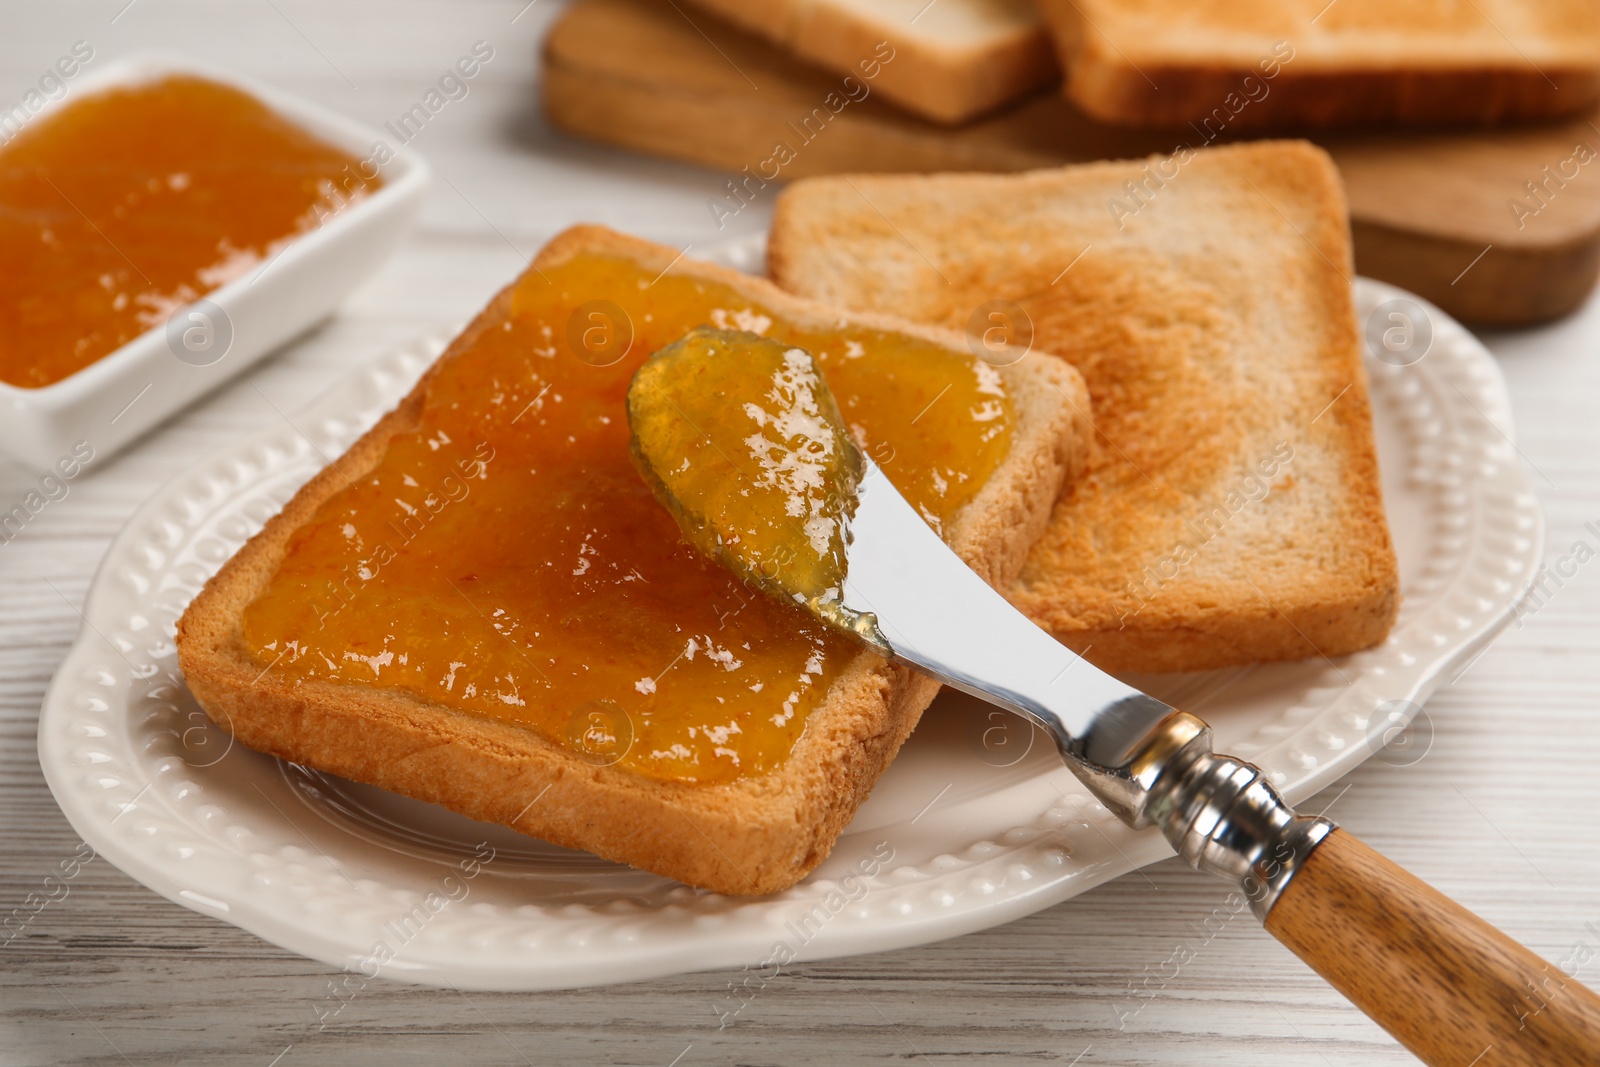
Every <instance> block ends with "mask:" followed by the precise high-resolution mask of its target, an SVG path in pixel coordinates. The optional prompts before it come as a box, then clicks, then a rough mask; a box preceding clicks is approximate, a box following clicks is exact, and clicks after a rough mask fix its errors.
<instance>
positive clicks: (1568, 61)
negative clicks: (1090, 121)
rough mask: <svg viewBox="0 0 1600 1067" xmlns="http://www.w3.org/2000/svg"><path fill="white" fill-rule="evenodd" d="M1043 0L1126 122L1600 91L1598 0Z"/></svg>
mask: <svg viewBox="0 0 1600 1067" xmlns="http://www.w3.org/2000/svg"><path fill="white" fill-rule="evenodd" d="M1039 6H1040V9H1041V11H1042V12H1043V14H1044V15H1045V18H1046V21H1047V23H1048V24H1049V26H1050V29H1051V32H1052V34H1053V35H1054V37H1055V40H1056V46H1057V52H1058V54H1059V55H1060V58H1061V64H1062V67H1063V69H1065V70H1066V71H1068V76H1067V80H1066V83H1065V85H1064V89H1065V91H1066V94H1067V96H1068V97H1069V98H1070V99H1071V100H1072V101H1073V102H1074V103H1076V104H1077V105H1078V106H1079V107H1080V108H1082V109H1083V110H1084V111H1085V112H1086V113H1087V114H1089V115H1091V116H1092V117H1094V118H1096V119H1099V120H1100V121H1102V122H1108V123H1114V124H1120V125H1132V126H1152V127H1166V128H1185V129H1186V128H1188V127H1189V124H1191V123H1196V124H1201V123H1208V120H1209V123H1208V130H1209V132H1208V133H1207V136H1208V137H1209V136H1215V135H1216V133H1220V132H1221V129H1222V127H1224V126H1225V127H1227V128H1229V129H1230V130H1232V131H1241V130H1245V131H1257V132H1260V131H1266V130H1287V129H1293V128H1329V127H1340V126H1354V125H1371V124H1376V123H1385V124H1401V125H1428V124H1439V125H1488V124H1496V123H1508V122H1521V121H1528V120H1535V119H1541V118H1551V117H1556V116H1561V115H1571V114H1576V113H1579V112H1581V111H1583V110H1585V109H1587V108H1589V107H1591V106H1592V105H1593V104H1594V103H1595V101H1596V100H1597V99H1600V10H1597V9H1596V8H1595V7H1594V6H1593V5H1592V4H1589V3H1587V2H1586V0H1539V2H1536V3H1531V4H1525V3H1520V2H1513V0H1481V2H1480V3H1478V4H1472V5H1465V6H1463V5H1438V4H1434V5H1429V4H1420V5H1416V6H1415V7H1414V8H1413V9H1412V10H1410V11H1397V10H1396V8H1395V5H1393V4H1386V3H1383V2H1382V0H1339V3H1338V5H1337V6H1334V5H1329V7H1328V9H1327V10H1326V12H1325V17H1319V18H1318V19H1316V20H1315V22H1308V21H1307V20H1308V15H1307V14H1306V13H1305V12H1302V11H1301V10H1300V9H1299V6H1298V5H1292V4H1289V3H1287V2H1286V0H1254V2H1252V3H1247V4H1245V5H1243V6H1242V7H1241V5H1239V4H1228V5H1226V6H1224V5H1222V4H1221V2H1220V0H1202V2H1199V3H1185V4H1182V5H1178V4H1173V3H1171V2H1170V0H1145V2H1143V3H1133V4H1129V3H1124V2H1121V0H1118V2H1110V0H1040V3H1039ZM1286 56H1287V57H1288V58H1285V57H1286ZM1280 61H1281V62H1280ZM1246 78H1250V79H1251V82H1250V83H1248V84H1247V83H1246V81H1245V79H1246ZM1247 96H1248V97H1249V99H1248V100H1246V97H1247Z"/></svg>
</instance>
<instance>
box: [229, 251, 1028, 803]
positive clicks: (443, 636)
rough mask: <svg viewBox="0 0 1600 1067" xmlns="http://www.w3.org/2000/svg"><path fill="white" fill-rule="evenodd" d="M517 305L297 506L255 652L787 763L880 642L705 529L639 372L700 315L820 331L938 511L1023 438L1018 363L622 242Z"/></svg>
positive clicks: (671, 771)
mask: <svg viewBox="0 0 1600 1067" xmlns="http://www.w3.org/2000/svg"><path fill="white" fill-rule="evenodd" d="M493 307H494V310H493V311H492V312H491V313H489V314H486V315H485V316H482V317H480V318H479V320H478V321H477V322H475V323H474V324H473V326H472V327H471V328H469V330H468V331H467V333H465V334H464V335H463V336H462V337H461V338H459V339H458V340H457V342H456V344H455V345H454V346H453V347H452V349H451V351H450V353H448V354H447V355H446V356H445V357H443V359H442V360H441V362H440V364H439V365H438V367H437V368H436V369H435V372H434V374H433V376H432V378H431V379H430V380H429V383H428V386H427V390H426V394H425V396H424V397H423V401H422V409H421V413H420V416H419V422H418V424H417V427H416V429H415V430H414V431H410V432H402V433H399V434H397V435H396V436H394V437H392V438H391V439H390V440H389V442H388V444H387V447H386V450H385V451H384V454H383V456H382V458H381V459H380V460H379V461H378V462H377V464H376V465H375V466H374V467H373V469H371V470H370V471H367V472H366V473H363V474H360V475H355V476H354V477H353V480H352V481H351V482H350V484H348V485H347V486H346V487H344V488H343V489H340V490H339V491H337V492H336V493H335V494H334V495H333V496H331V497H329V498H328V499H327V500H325V501H324V502H323V503H322V504H321V506H320V507H319V508H318V510H317V511H316V512H315V514H314V515H313V516H312V517H311V518H310V519H309V520H308V521H306V522H305V523H304V524H302V525H301V526H300V527H299V528H298V529H297V530H296V531H295V533H294V535H293V536H292V537H291V539H290V541H289V543H288V547H287V554H286V556H285V558H284V560H283V561H282V563H281V564H280V566H279V568H278V570H277V572H276V573H275V574H274V575H273V577H272V578H271V580H270V581H269V583H268V585H267V587H266V588H265V590H264V591H263V592H262V593H261V595H260V596H259V597H258V598H257V599H256V600H255V601H254V602H252V603H251V604H250V605H248V606H247V607H246V609H245V613H244V636H245V641H246V643H247V644H248V646H249V648H250V651H251V653H252V654H253V655H254V656H255V657H256V658H257V659H258V660H259V662H260V663H261V666H262V669H263V670H264V671H268V670H270V671H272V672H275V673H281V674H284V675H288V676H291V677H293V678H296V679H318V680H325V681H331V682H335V683H348V684H352V685H364V686H371V687H376V688H380V689H388V690H398V691H402V692H404V693H408V694H411V695H413V696H415V697H418V698H421V699H423V700H426V701H429V702H430V703H434V704H440V705H445V706H447V707H450V708H453V709H456V710H458V711H460V712H463V713H466V714H471V715H480V716H486V717H489V718H493V719H497V720H501V721H504V722H509V723H514V724H517V725H520V726H523V727H526V728H528V729H530V730H533V731H535V732H537V733H538V734H540V735H541V736H543V737H546V738H548V739H550V740H552V741H554V742H556V743H558V744H563V745H567V746H569V747H570V748H572V749H573V750H574V751H575V752H577V753H578V754H579V755H584V756H593V757H594V758H596V759H597V760H601V759H603V760H604V761H605V762H616V763H618V765H620V766H622V767H624V768H627V769H629V770H631V771H633V772H635V773H638V774H640V775H643V776H646V777H650V778H655V779H661V780H671V781H685V782H705V783H709V782H726V781H730V780H733V779H736V778H739V777H742V776H747V775H759V774H761V773H763V772H765V771H768V770H771V769H773V768H775V767H776V766H778V765H779V764H780V763H781V762H782V761H783V760H784V758H785V757H786V756H787V755H788V753H789V752H790V750H791V749H792V748H793V746H794V743H795V741H796V739H797V738H798V737H799V736H800V733H801V732H802V731H803V730H804V728H805V723H806V718H807V715H808V714H809V712H810V711H811V709H812V708H814V707H815V706H816V705H817V704H818V703H819V702H820V701H821V700H822V699H823V697H824V695H825V694H826V692H827V690H828V687H829V685H830V684H831V683H832V681H833V680H834V679H835V678H836V677H837V676H838V675H839V673H840V671H841V670H842V669H843V668H844V666H845V664H847V663H848V662H849V661H850V660H851V659H852V658H853V657H854V656H856V655H858V654H859V652H858V646H856V645H855V644H854V643H853V642H852V641H851V640H850V639H849V638H847V637H843V636H839V635H836V634H834V633H832V632H830V631H829V630H828V629H827V628H826V627H825V626H824V625H823V624H822V623H820V622H817V621H815V620H814V619H812V618H811V617H810V616H809V615H807V614H806V613H805V612H804V610H803V609H801V608H799V607H797V606H795V605H792V604H785V603H782V602H780V601H778V600H776V599H772V598H770V597H768V596H765V595H763V594H760V593H757V592H755V591H754V590H753V589H752V588H750V587H748V586H746V585H744V584H742V583H741V582H740V581H739V579H737V578H736V577H734V575H733V574H732V573H731V572H729V571H726V570H724V569H723V568H721V567H719V566H717V565H716V564H714V563H712V562H710V561H708V560H707V559H705V558H704V557H702V556H701V555H700V554H699V553H698V552H697V551H695V549H694V548H692V547H691V546H690V545H688V544H686V543H684V541H683V540H682V539H681V536H680V534H679V530H678V527H677V524H676V522H675V521H674V519H673V517H672V515H671V514H669V513H668V512H667V510H666V509H665V508H664V507H663V506H662V505H661V504H660V503H659V502H658V501H657V500H656V497H655V495H654V492H653V491H652V489H651V487H650V485H648V484H646V482H645V480H644V479H643V478H642V477H641V476H640V474H639V471H638V470H637V469H636V468H635V466H634V462H633V459H632V457H631V456H630V453H629V430H628V419H627V411H626V396H627V392H628V386H629V381H630V379H631V378H632V376H633V374H634V372H635V371H636V370H637V369H638V368H639V366H640V365H641V364H642V363H643V362H644V361H645V359H646V358H647V357H648V356H649V355H650V354H651V353H652V352H654V351H656V350H658V349H660V348H662V347H664V346H666V345H669V344H671V343H672V342H674V341H676V340H678V339H679V338H680V337H682V336H683V335H684V334H686V333H687V332H689V331H690V330H692V329H694V328H695V327H698V326H702V325H710V326H714V327H717V328H720V329H735V330H742V331H746V332H749V333H756V334H760V335H762V336H765V337H768V338H771V339H773V340H775V341H777V342H779V343H781V344H783V345H788V346H794V347H798V348H802V349H804V350H805V351H807V352H809V353H811V354H812V356H813V357H814V359H815V360H816V363H817V365H818V366H819V367H820V368H821V369H822V372H823V374H824V376H825V377H826V379H827V383H828V385H829V387H830V390H831V392H832V394H833V396H834V398H835V400H836V401H837V404H838V409H839V412H840V415H841V416H842V418H843V420H844V423H845V425H846V426H848V427H849V429H850V431H851V433H852V435H853V436H854V438H855V440H856V441H857V442H858V443H859V444H860V445H861V446H862V448H863V449H864V450H865V451H866V452H867V454H868V455H870V456H872V457H873V458H874V459H875V460H876V461H877V463H878V464H879V466H881V467H882V468H883V470H884V472H885V473H886V474H887V475H888V476H889V477H890V478H891V479H892V480H893V481H894V483H895V484H896V486H897V487H898V488H899V489H900V491H901V492H902V493H903V494H904V495H905V496H906V497H907V499H909V500H910V501H911V503H912V504H913V505H914V506H915V507H917V508H918V509H919V510H920V511H921V513H922V514H923V515H924V517H926V518H927V520H928V521H929V522H930V523H931V524H933V525H934V526H935V528H940V527H941V526H942V524H943V523H945V522H946V521H947V520H948V519H950V517H951V516H952V515H953V514H954V513H955V512H956V511H957V510H958V509H959V508H960V507H961V506H962V505H963V504H965V503H966V502H967V501H968V500H970V499H971V498H972V497H973V495H974V494H975V493H976V492H977V490H978V488H979V487H980V486H982V485H983V484H984V482H985V481H986V480H987V478H988V476H989V475H990V474H991V473H992V472H993V471H994V470H995V468H996V467H997V466H998V465H999V464H1000V462H1001V461H1002V460H1003V459H1004V458H1005V455H1006V453H1007V452H1008V450H1009V448H1010V444H1011V438H1012V433H1013V425H1014V413H1013V408H1012V403H1011V400H1010V399H1009V398H1008V396H1007V395H1006V392H1005V389H1004V386H1003V384H1002V382H1001V380H1000V377H999V375H998V374H997V372H995V371H994V370H993V369H992V368H990V367H988V366H987V365H985V364H983V363H981V362H979V361H978V360H976V359H973V358H971V357H970V356H968V355H967V354H966V353H963V352H957V351H951V350H948V349H945V348H942V347H939V346H937V345H935V344H932V343H930V342H928V341H925V340H922V339H919V338H914V337H910V336H907V335H903V334H898V333H894V332H886V331H881V330H872V329H865V328H860V327H854V326H848V325H841V326H838V327H837V328H832V329H826V330H813V329H806V328H802V327H801V326H798V325H796V324H794V323H791V322H787V321H785V320H784V319H783V318H782V317H780V316H779V315H778V314H777V313H776V312H775V311H773V310H772V309H770V308H766V307H763V306H760V305H756V304H752V303H751V302H750V301H749V300H748V299H746V298H744V297H741V296H740V295H739V294H738V293H736V292H735V291H734V290H732V289H730V288H727V287H725V286H722V285H719V284H716V283H712V282H707V281H704V280H700V279H696V278H692V277H688V276H684V275H680V274H675V273H673V272H671V271H668V272H667V273H665V274H663V275H661V276H659V277H655V276H654V275H653V274H652V273H649V272H646V271H644V270H643V269H642V268H640V267H639V266H638V265H636V264H635V263H633V262H632V261H630V260H626V259H621V258H612V257H607V256H601V255H592V254H590V255H578V256H575V257H573V258H571V259H568V260H566V261H564V262H562V263H560V264H558V265H550V266H545V267H543V268H542V270H540V269H535V270H530V271H528V272H527V273H526V274H525V275H523V277H522V278H521V279H519V280H518V281H517V282H516V284H515V285H514V286H513V287H512V290H511V291H510V293H509V299H504V300H502V301H499V302H497V303H496V304H495V305H494V306H493ZM591 746H593V747H591Z"/></svg>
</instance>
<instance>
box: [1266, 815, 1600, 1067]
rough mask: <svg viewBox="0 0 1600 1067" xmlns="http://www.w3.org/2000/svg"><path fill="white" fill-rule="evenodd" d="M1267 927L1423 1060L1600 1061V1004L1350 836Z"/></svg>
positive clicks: (1286, 896) (1483, 1065) (1323, 855)
mask: <svg viewBox="0 0 1600 1067" xmlns="http://www.w3.org/2000/svg"><path fill="white" fill-rule="evenodd" d="M1266 927H1267V929H1268V930H1269V931H1270V932H1271V933H1272V935H1273V936H1274V937H1276V938H1277V939H1278V940H1279V941H1282V942H1283V943H1284V944H1285V945H1287V946H1288V947H1289V949H1290V951H1292V952H1293V953H1294V954H1295V955H1296V956H1299V957H1300V958H1301V959H1302V960H1304V961H1305V962H1306V963H1308V964H1310V965H1311V968H1312V969H1313V970H1315V971H1316V972H1317V973H1318V974H1320V975H1322V977H1324V978H1326V979H1327V980H1328V982H1329V983H1330V984H1331V985H1333V987H1334V988H1335V989H1337V990H1339V992H1341V993H1343V994H1344V995H1345V996H1346V997H1348V998H1349V999H1350V1001H1351V1002H1352V1003H1354V1004H1355V1005H1356V1006H1357V1007H1358V1008H1360V1009H1361V1010H1362V1011H1364V1012H1366V1013H1367V1014H1368V1015H1369V1016H1371V1017H1372V1018H1373V1019H1374V1020H1376V1021H1377V1022H1378V1024H1379V1025H1381V1026H1382V1027H1383V1028H1384V1029H1385V1030H1387V1031H1389V1033H1391V1034H1393V1035H1394V1036H1395V1037H1396V1038H1397V1039H1398V1040H1399V1041H1400V1043H1401V1044H1403V1045H1405V1047H1406V1048H1408V1049H1410V1050H1411V1051H1412V1052H1414V1053H1415V1054H1416V1055H1417V1056H1418V1058H1420V1059H1421V1060H1422V1061H1423V1062H1424V1063H1428V1064H1432V1065H1434V1067H1510V1065H1524V1064H1525V1065H1528V1067H1579V1065H1583V1067H1594V1065H1595V1064H1600V997H1597V996H1596V995H1595V994H1594V993H1593V992H1591V991H1590V990H1589V989H1588V988H1587V987H1586V986H1584V985H1582V984H1580V983H1579V982H1577V981H1575V980H1574V979H1572V978H1570V977H1568V976H1567V975H1566V974H1564V973H1563V972H1562V971H1561V970H1560V968H1558V967H1556V966H1555V965H1554V964H1550V963H1547V962H1545V961H1544V960H1542V959H1540V958H1539V957H1538V956H1536V955H1534V954H1533V953H1532V952H1529V951H1528V950H1527V949H1526V948H1524V947H1523V946H1521V945H1519V944H1517V943H1516V942H1515V941H1513V940H1511V938H1509V937H1507V936H1506V935H1505V934H1503V933H1501V932H1500V931H1499V930H1496V929H1495V928H1494V927H1493V926H1490V925H1489V924H1488V923H1486V922H1484V921H1483V920H1482V919H1480V918H1478V917H1477V916H1476V915H1474V914H1472V912H1470V911H1468V910H1467V909H1465V908H1463V907H1462V906H1461V905H1459V904H1457V903H1456V902H1455V901H1453V900H1451V899H1449V898H1448V897H1446V896H1444V895H1443V894H1442V893H1440V892H1438V891H1437V890H1435V889H1433V888H1432V887H1431V886H1429V885H1428V884H1427V883H1425V882H1423V881H1421V880H1420V879H1418V878H1415V877H1413V876H1412V875H1411V874H1409V873H1407V872H1406V871H1404V870H1402V869H1401V868H1399V867H1397V866H1395V865H1394V864H1393V863H1391V862H1389V860H1387V859H1385V858H1384V857H1383V856H1381V855H1379V854H1378V853H1376V852H1374V851H1373V850H1372V849H1370V848H1368V847H1367V846H1366V845H1365V844H1363V843H1362V842H1361V841H1360V840H1359V839H1358V838H1356V837H1354V836H1352V835H1351V834H1349V833H1347V832H1345V831H1343V830H1334V831H1333V832H1332V833H1330V834H1329V835H1328V836H1327V837H1326V838H1324V839H1323V841H1322V842H1321V843H1320V844H1318V845H1317V846H1316V847H1315V848H1314V849H1313V850H1312V851H1311V854H1310V855H1309V856H1307V857H1306V859H1305V860H1304V865H1303V866H1302V867H1301V868H1300V869H1299V870H1298V871H1297V872H1296V873H1295V874H1294V876H1293V877H1292V878H1291V879H1290V880H1289V882H1288V884H1287V885H1285V886H1284V888H1283V893H1282V895H1281V896H1280V897H1279V898H1278V900H1277V902H1276V903H1275V904H1274V905H1273V906H1272V910H1271V911H1270V912H1269V913H1268V914H1267V920H1266Z"/></svg>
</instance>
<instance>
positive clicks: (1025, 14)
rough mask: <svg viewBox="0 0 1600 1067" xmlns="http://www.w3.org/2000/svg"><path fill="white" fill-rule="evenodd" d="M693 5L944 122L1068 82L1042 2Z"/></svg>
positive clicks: (860, 0) (857, 0)
mask: <svg viewBox="0 0 1600 1067" xmlns="http://www.w3.org/2000/svg"><path fill="white" fill-rule="evenodd" d="M692 2H693V3H694V4H695V5H696V6H697V7H700V8H704V9H705V10H707V11H711V12H714V13H716V14H717V15H720V16H721V17H722V18H724V19H726V20H728V21H729V22H731V23H733V24H734V25H736V26H738V27H740V28H741V29H744V30H747V31H749V32H751V33H754V34H756V35H757V36H759V37H763V38H765V39H767V40H769V41H771V42H773V43H774V44H777V45H779V46H781V47H783V48H786V49H788V50H789V51H790V52H792V53H794V54H795V55H797V56H799V57H800V58H801V59H804V60H807V61H808V62H811V63H815V64H817V65H818V66H821V67H824V68H826V69H828V70H831V71H835V72H837V73H838V74H841V75H845V76H849V77H852V78H854V79H855V84H854V86H847V88H855V89H856V90H857V91H860V87H863V86H864V87H865V88H866V89H867V90H868V91H876V92H881V93H882V94H883V95H884V96H885V97H887V98H888V99H890V100H893V101H894V102H895V103H896V104H899V105H900V106H901V107H903V108H905V109H906V110H907V111H909V112H911V113H912V114H915V115H921V116H922V117H924V118H928V119H932V120H933V121H935V122H943V123H958V122H965V121H966V120H968V119H971V118H974V117H976V116H978V115H981V114H983V113H984V112H986V111H992V110H994V109H995V108H997V107H1000V106H1001V105H1003V104H1007V103H1010V102H1011V101H1013V100H1017V99H1020V98H1022V97H1024V96H1027V95H1028V94H1029V93H1031V92H1033V91H1034V90H1036V89H1040V88H1043V87H1044V86H1046V85H1049V84H1050V83H1051V82H1053V81H1055V80H1056V78H1057V77H1058V76H1059V75H1058V72H1057V69H1056V58H1055V51H1054V48H1053V46H1052V44H1051V40H1050V36H1049V33H1048V32H1047V31H1046V29H1045V26H1044V22H1043V20H1042V19H1041V18H1040V16H1039V12H1038V10H1037V9H1036V8H1035V7H1034V5H1033V3H1032V0H937V2H936V3H929V2H928V0H778V2H774V3H769V4H751V3H748V2H744V0H692ZM846 95H850V94H848V93H847V94H846Z"/></svg>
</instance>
